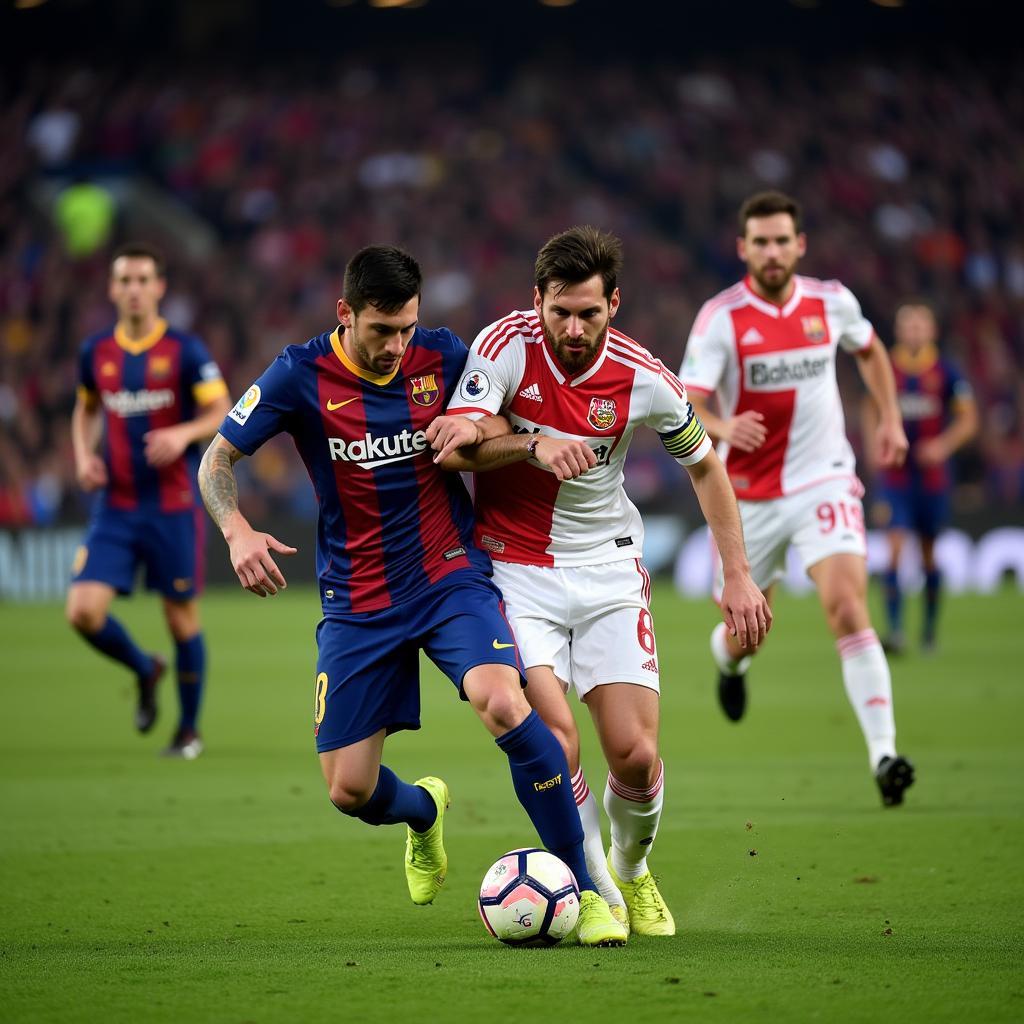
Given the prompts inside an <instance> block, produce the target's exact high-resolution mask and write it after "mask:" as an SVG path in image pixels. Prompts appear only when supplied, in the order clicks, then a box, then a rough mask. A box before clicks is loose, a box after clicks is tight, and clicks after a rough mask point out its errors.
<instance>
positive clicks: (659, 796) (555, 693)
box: [428, 227, 771, 935]
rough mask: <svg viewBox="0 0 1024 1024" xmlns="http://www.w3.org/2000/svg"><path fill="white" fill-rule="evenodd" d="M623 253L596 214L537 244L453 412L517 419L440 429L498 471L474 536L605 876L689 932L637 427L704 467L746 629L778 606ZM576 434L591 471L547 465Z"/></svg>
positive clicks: (694, 474) (737, 615) (734, 619)
mask: <svg viewBox="0 0 1024 1024" xmlns="http://www.w3.org/2000/svg"><path fill="white" fill-rule="evenodd" d="M621 265H622V247H621V244H620V242H619V240H618V239H617V238H615V237H614V236H612V235H608V234H605V233H603V232H600V231H598V230H597V229H595V228H591V227H576V228H572V229H570V230H568V231H565V232H563V233H562V234H559V235H556V236H554V237H553V238H551V239H549V241H548V242H547V243H546V244H545V245H544V247H543V248H542V249H541V250H540V252H539V253H538V255H537V261H536V267H535V288H534V294H533V309H532V310H529V311H523V312H512V313H510V314H509V315H508V316H506V317H505V318H504V319H502V320H499V321H497V322H496V323H493V324H491V325H490V326H489V327H486V328H484V330H483V331H481V332H480V334H479V335H478V336H477V339H476V341H475V342H474V344H473V347H472V350H471V352H470V356H469V360H468V362H467V364H466V369H465V372H464V373H463V375H462V380H461V381H460V383H459V389H458V393H457V394H456V396H455V398H453V400H452V402H451V404H450V405H449V408H448V412H449V414H450V415H451V416H453V417H459V416H466V417H493V416H495V415H497V414H500V415H501V416H502V417H507V418H508V420H510V421H511V424H512V429H513V431H514V433H513V434H511V435H509V436H504V437H497V438H495V439H493V440H489V441H487V442H485V443H484V444H482V445H480V446H479V447H478V448H477V449H476V451H475V454H474V455H473V456H472V457H471V458H470V460H469V461H463V460H462V459H460V457H459V453H456V454H455V455H454V456H452V457H451V458H450V459H447V453H448V451H449V450H450V448H451V447H452V446H451V445H448V446H445V438H446V436H448V437H455V436H456V434H455V433H454V430H455V428H454V426H453V427H452V430H453V433H452V434H450V435H444V431H446V430H447V429H448V426H447V425H442V422H441V421H436V423H435V425H434V426H432V428H431V431H430V432H428V437H429V438H430V439H431V440H432V441H433V443H434V446H435V448H439V449H440V457H441V458H442V459H447V461H448V465H449V467H450V468H455V469H466V468H472V469H476V470H481V469H494V470H495V471H494V472H490V473H484V474H482V475H481V476H479V477H477V479H476V513H477V534H476V536H477V540H478V542H479V543H480V545H481V546H482V547H483V548H485V549H486V550H488V551H489V552H490V553H491V557H492V558H493V559H494V563H495V568H494V574H495V579H496V580H497V582H498V585H499V586H500V587H501V591H502V594H503V595H504V597H505V603H506V607H507V609H508V614H509V618H510V620H511V622H512V625H513V628H514V629H515V633H516V638H517V640H518V641H519V645H520V649H521V651H522V653H523V661H524V664H525V666H526V673H527V677H528V679H529V685H528V686H527V689H526V694H527V697H528V698H529V700H530V703H531V705H532V706H533V707H534V708H536V709H537V710H538V711H539V712H540V714H541V716H542V717H543V718H544V720H545V721H546V722H547V723H548V724H549V725H550V726H551V727H552V729H554V731H555V733H556V735H558V737H559V739H560V740H561V741H562V744H563V746H564V747H565V749H566V752H567V756H568V760H569V766H570V768H571V770H572V771H573V773H574V774H573V780H572V781H573V790H574V793H575V796H576V801H577V804H578V806H579V808H580V817H581V819H582V821H583V824H584V830H585V833H586V851H587V865H588V867H589V869H590V873H591V875H592V876H593V877H594V879H595V881H596V882H597V884H598V886H599V888H600V889H601V892H602V894H603V895H604V897H605V899H606V900H608V902H609V903H610V904H611V905H612V907H613V910H617V911H618V914H619V916H620V919H622V920H623V921H625V920H627V919H628V921H629V924H630V927H631V928H632V929H633V930H634V931H636V932H638V933H640V934H644V935H673V934H675V922H674V921H673V918H672V913H671V911H670V910H669V908H668V906H667V905H666V903H665V901H664V899H663V898H662V895H661V893H660V891H659V889H658V886H657V884H656V882H655V879H654V876H653V875H652V874H651V871H650V868H649V867H648V864H647V855H648V854H649V853H650V851H651V848H652V844H653V843H654V839H655V836H656V835H657V832H658V824H659V821H660V819H661V812H662V804H663V798H664V778H665V772H664V765H663V764H662V761H661V758H660V757H659V754H658V720H659V706H658V704H659V669H658V652H657V648H656V645H655V637H654V621H653V619H652V617H651V612H650V608H649V602H650V588H651V581H650V576H649V575H648V574H647V570H646V569H645V568H644V565H643V563H642V561H641V558H642V556H643V536H644V529H643V523H642V521H641V518H640V514H639V512H638V511H637V510H636V508H635V507H634V506H633V504H632V502H631V501H630V500H629V498H628V497H627V495H626V492H625V490H624V489H623V486H622V481H623V463H624V461H625V458H626V451H627V449H628V448H629V444H630V441H631V440H632V437H633V432H634V431H635V430H636V428H637V427H639V426H643V425H646V426H648V427H651V428H652V429H654V430H656V431H658V432H659V434H660V435H661V440H662V444H663V445H664V446H665V449H666V450H667V451H668V452H669V454H671V455H672V456H674V457H675V459H676V460H677V461H678V462H679V464H680V465H681V466H683V467H684V468H685V469H686V470H687V472H688V473H689V474H690V477H691V480H692V482H693V486H694V489H695V491H696V493H697V497H698V499H699V501H700V504H701V508H702V509H703V510H704V514H705V516H706V517H707V520H708V523H709V524H710V526H711V530H712V532H713V534H714V535H715V537H716V539H717V541H718V544H719V549H720V550H721V552H722V557H723V561H724V563H725V590H724V594H723V599H722V612H723V616H724V617H725V620H726V622H727V623H728V625H729V628H730V629H732V630H733V631H734V632H735V633H736V637H737V643H739V644H740V645H741V646H743V647H744V648H745V647H747V646H748V644H749V645H751V646H756V645H757V644H758V643H760V641H761V640H762V639H763V638H764V635H765V632H766V631H767V629H768V625H769V624H770V622H771V611H770V610H769V608H768V605H767V603H766V602H765V600H764V598H763V596H762V595H761V593H760V591H759V590H758V589H757V587H756V586H755V585H754V581H753V580H752V579H751V578H750V572H749V567H748V565H747V558H746V553H745V552H744V549H743V536H742V531H741V528H740V519H739V512H738V510H737V508H736V499H735V497H734V496H733V493H732V489H731V488H730V486H729V480H728V477H727V476H726V473H725V470H724V468H723V467H722V464H721V462H720V460H719V459H718V456H717V455H715V453H714V450H713V449H712V447H711V442H710V440H709V439H708V437H707V434H706V433H705V432H704V428H703V427H702V426H701V424H700V421H699V420H698V419H697V418H696V417H695V416H694V414H693V409H692V408H691V407H690V404H689V402H688V401H687V398H686V391H685V389H684V388H683V387H682V385H681V384H680V383H679V381H678V380H677V379H676V377H675V376H674V375H673V374H672V373H670V372H669V371H668V370H666V369H665V367H664V366H663V365H662V364H661V363H660V362H659V361H658V360H657V359H656V358H655V357H654V356H652V355H651V353H650V352H648V351H647V349H645V348H643V347H642V346H641V345H638V344H637V343H636V342H635V341H633V340H632V339H631V338H628V337H626V335H624V334H622V333H621V332H619V331H617V330H615V329H614V328H613V327H612V326H611V321H612V318H613V317H614V316H615V314H616V312H617V311H618V308H619V289H618V287H617V283H616V282H617V276H618V273H619V271H620V269H621ZM439 442H440V443H439ZM565 442H571V443H572V444H574V445H575V446H576V447H577V449H578V451H579V453H580V458H581V463H582V465H583V466H585V468H586V471H585V472H584V473H583V474H582V475H579V476H573V477H570V478H568V479H567V478H565V476H564V475H563V474H561V473H560V472H558V467H553V468H554V469H555V471H554V472H551V471H549V470H548V467H549V466H550V465H551V454H554V453H557V452H558V450H559V447H560V445H562V444H564V443H565ZM723 628H724V627H723ZM570 685H571V686H573V687H575V689H576V693H577V696H578V697H579V699H580V700H582V701H583V702H584V703H585V704H586V706H587V708H588V710H589V711H590V714H591V717H592V719H593V721H594V725H595V727H596V729H597V734H598V736H599V738H600V741H601V747H602V749H603V751H604V755H605V759H606V760H607V762H608V768H609V771H608V776H607V783H606V785H605V789H604V806H605V810H606V811H607V813H608V817H609V820H610V822H611V848H610V850H609V852H608V854H607V857H606V855H605V850H604V846H603V843H602V839H601V822H600V813H599V811H598V808H597V802H596V800H595V799H594V796H593V795H592V794H591V792H590V790H589V788H588V786H587V783H586V780H585V778H584V775H583V769H582V767H580V743H579V734H578V732H577V729H576V723H575V720H574V718H573V714H572V711H571V709H570V708H569V705H568V703H567V702H566V699H565V694H566V692H567V691H568V688H569V686H570ZM623 902H624V903H625V906H623ZM627 912H628V917H627Z"/></svg>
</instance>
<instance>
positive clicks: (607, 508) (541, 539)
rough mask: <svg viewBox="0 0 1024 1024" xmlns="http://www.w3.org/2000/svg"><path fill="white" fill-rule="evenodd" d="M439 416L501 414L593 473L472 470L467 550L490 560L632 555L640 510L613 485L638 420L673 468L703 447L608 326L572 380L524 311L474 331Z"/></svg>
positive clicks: (660, 373)
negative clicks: (583, 456) (656, 437)
mask: <svg viewBox="0 0 1024 1024" xmlns="http://www.w3.org/2000/svg"><path fill="white" fill-rule="evenodd" d="M448 413H449V414H450V415H467V416H474V417H479V416H482V415H496V414H498V413H501V414H502V415H504V416H507V417H508V419H509V420H510V421H511V423H512V429H513V430H514V431H516V432H517V433H537V432H543V433H544V434H546V435H548V436H551V437H561V438H570V439H573V440H578V441H582V442H584V443H585V444H588V445H590V447H591V448H593V450H594V454H595V455H596V456H597V465H596V466H594V468H593V469H591V470H589V471H588V472H586V473H584V474H583V475H582V476H580V477H578V478H577V479H575V480H566V481H559V480H558V479H557V477H556V476H555V475H554V473H552V472H550V470H548V469H546V468H545V467H544V466H542V465H541V464H540V463H539V462H537V461H536V460H534V459H530V460H528V461H524V462H517V463H513V464H512V465H509V466H504V467H502V468H501V469H496V470H493V471H490V472H485V473H478V474H477V476H476V513H477V526H476V539H477V543H478V544H479V545H480V546H481V547H483V548H484V549H485V550H487V551H489V552H490V553H491V556H492V557H493V558H495V559H497V560H499V561H505V562H518V563H521V564H524V565H541V566H551V565H554V566H573V565H600V564H603V563H606V562H614V561H618V560H620V559H624V558H640V557H641V556H642V553H643V524H642V522H641V519H640V513H639V512H638V511H637V510H636V507H635V506H634V505H633V503H632V502H631V501H630V500H629V498H628V497H627V495H626V492H625V490H624V489H623V485H622V484H623V473H622V465H623V461H624V460H625V457H626V451H627V449H628V448H629V442H630V440H631V439H632V436H633V431H634V430H635V429H636V428H637V427H638V426H639V425H640V424H642V423H643V424H647V425H648V426H650V427H652V428H653V429H654V430H656V431H658V433H659V434H661V437H662V443H663V444H664V445H665V448H666V449H667V450H668V451H669V452H670V454H672V455H673V456H674V457H675V458H676V459H677V460H678V461H679V462H680V463H682V464H683V465H692V464H693V463H695V462H699V461H700V460H701V459H702V458H704V456H705V455H706V454H707V453H708V452H709V451H710V449H711V441H710V438H708V436H707V434H706V433H705V431H704V428H703V426H702V425H701V423H700V420H698V419H697V418H696V416H695V415H694V413H693V408H692V406H691V405H690V403H689V402H688V401H687V398H686V389H685V388H684V387H683V386H682V384H680V383H679V380H678V379H677V378H676V376H675V375H674V374H673V373H671V372H670V371H669V370H668V369H666V368H665V366H664V365H663V364H662V363H661V362H659V361H658V360H657V359H656V358H655V357H654V356H653V355H651V353H650V352H648V351H647V349H645V348H644V347H643V346H642V345H639V344H637V343H636V342H635V341H633V340H632V339H631V338H627V337H626V336H625V335H624V334H622V333H621V332H619V331H617V330H615V329H613V328H609V330H608V334H607V338H606V340H605V342H604V345H603V346H602V348H601V351H600V353H599V354H598V356H597V359H596V360H595V361H594V362H593V364H592V365H591V366H589V367H588V368H587V369H586V370H585V371H584V372H582V373H580V374H579V375H577V376H575V377H572V376H569V375H568V374H567V373H566V372H565V371H564V370H562V368H561V367H560V365H559V363H558V361H557V360H556V358H555V356H554V354H553V353H552V351H551V349H550V346H549V344H548V342H547V340H546V339H545V337H544V332H543V329H542V327H541V323H540V318H539V317H538V316H537V314H536V313H535V312H534V311H533V310H529V311H523V312H513V313H510V314H509V315H508V316H507V317H505V318H504V319H502V320H498V321H496V322H495V323H493V324H491V326H490V327H487V328H485V329H484V330H483V331H481V332H480V334H479V335H478V336H477V338H476V341H474V343H473V347H472V349H471V350H470V353H469V359H468V361H467V363H466V369H465V370H464V371H463V374H462V379H461V380H460V381H459V386H458V389H457V393H456V394H455V396H454V397H453V398H452V400H451V403H450V404H449V406H448Z"/></svg>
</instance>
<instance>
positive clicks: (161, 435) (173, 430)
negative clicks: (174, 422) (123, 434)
mask: <svg viewBox="0 0 1024 1024" xmlns="http://www.w3.org/2000/svg"><path fill="white" fill-rule="evenodd" d="M142 440H143V441H144V442H145V444H146V448H145V453H146V462H148V463H149V464H150V465H151V466H154V467H156V468H157V469H159V468H160V467H161V466H169V465H170V464H171V463H172V462H173V461H174V460H175V459H177V458H178V457H179V456H180V455H181V454H182V452H184V451H185V449H186V448H187V447H188V442H189V439H188V436H187V435H186V434H185V432H184V431H183V430H182V429H181V427H180V425H179V426H174V427H159V428H158V429H156V430H149V431H147V432H146V433H145V434H143V435H142Z"/></svg>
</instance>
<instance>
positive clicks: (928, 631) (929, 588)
mask: <svg viewBox="0 0 1024 1024" xmlns="http://www.w3.org/2000/svg"><path fill="white" fill-rule="evenodd" d="M941 589H942V573H941V572H940V571H939V570H938V569H932V571H931V572H927V573H925V575H924V629H923V631H922V632H923V634H924V640H925V642H926V643H931V642H933V641H934V640H935V626H936V624H937V623H938V619H939V591H940V590H941Z"/></svg>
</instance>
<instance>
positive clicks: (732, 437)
mask: <svg viewBox="0 0 1024 1024" xmlns="http://www.w3.org/2000/svg"><path fill="white" fill-rule="evenodd" d="M767 436H768V429H767V427H765V425H764V414H763V413H759V412H754V410H753V409H748V410H747V411H746V412H741V413H740V414H739V415H738V416H733V417H732V418H731V419H729V420H726V429H725V430H724V431H723V432H722V437H723V439H724V440H726V441H728V442H729V444H730V445H732V447H733V448H738V449H739V450H740V451H741V452H752V451H754V450H756V449H757V448H760V447H761V445H763V444H764V442H765V438H766V437H767Z"/></svg>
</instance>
